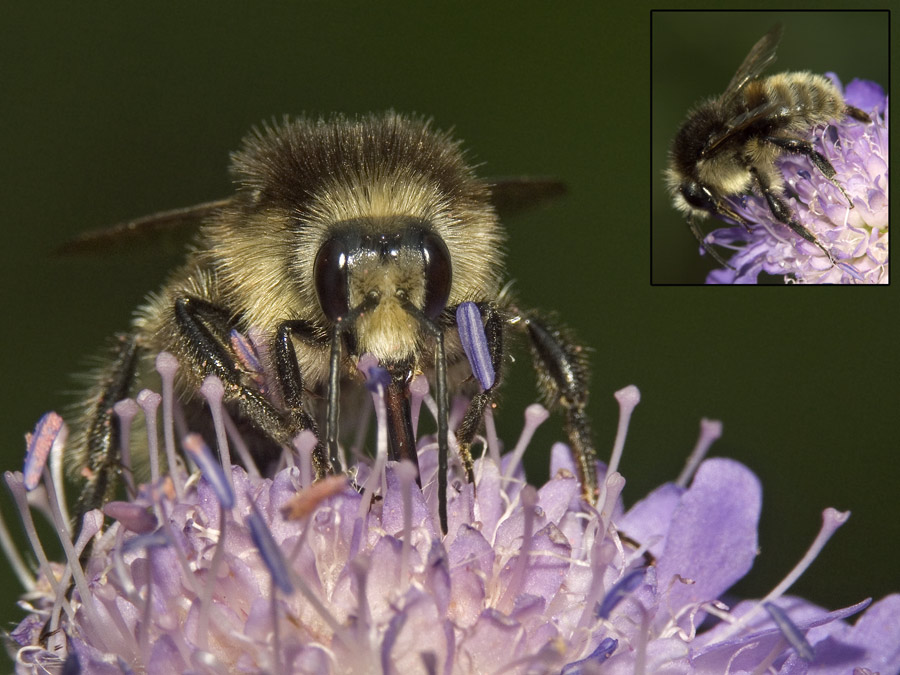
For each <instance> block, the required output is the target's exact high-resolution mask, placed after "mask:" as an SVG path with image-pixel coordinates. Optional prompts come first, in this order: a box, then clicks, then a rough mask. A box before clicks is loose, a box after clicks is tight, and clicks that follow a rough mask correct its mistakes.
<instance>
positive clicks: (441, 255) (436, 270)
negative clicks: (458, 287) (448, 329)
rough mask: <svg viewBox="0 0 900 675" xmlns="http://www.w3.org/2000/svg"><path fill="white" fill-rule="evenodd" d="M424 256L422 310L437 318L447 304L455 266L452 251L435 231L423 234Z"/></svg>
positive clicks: (426, 314)
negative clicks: (452, 262) (451, 256)
mask: <svg viewBox="0 0 900 675" xmlns="http://www.w3.org/2000/svg"><path fill="white" fill-rule="evenodd" d="M422 258H423V260H424V262H425V270H424V271H425V306H424V307H423V308H422V311H423V312H424V313H425V316H427V317H428V318H429V319H436V318H437V317H438V315H439V314H440V313H441V312H442V311H444V307H446V306H447V298H449V297H450V283H451V282H452V281H453V266H452V265H451V264H450V251H448V250H447V245H446V244H445V243H444V240H443V239H441V237H440V236H439V235H437V234H435V233H434V232H424V233H423V234H422Z"/></svg>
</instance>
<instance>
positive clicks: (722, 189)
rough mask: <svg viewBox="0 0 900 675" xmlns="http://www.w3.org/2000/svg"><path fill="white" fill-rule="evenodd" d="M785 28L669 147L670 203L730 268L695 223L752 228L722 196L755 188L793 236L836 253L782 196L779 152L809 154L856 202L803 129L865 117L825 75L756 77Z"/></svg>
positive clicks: (764, 42)
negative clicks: (711, 218)
mask: <svg viewBox="0 0 900 675" xmlns="http://www.w3.org/2000/svg"><path fill="white" fill-rule="evenodd" d="M781 33H782V26H781V24H777V25H776V26H775V27H773V28H772V30H770V31H769V32H768V33H767V34H766V35H764V36H763V37H762V39H760V40H759V42H757V43H756V44H755V45H753V48H752V49H751V50H750V53H749V54H747V57H746V58H745V59H744V62H743V63H742V64H741V65H740V67H739V68H738V69H737V72H736V73H735V74H734V77H732V78H731V82H729V83H728V87H726V89H725V93H723V94H722V95H721V96H719V97H717V98H711V99H709V100H707V101H704V102H702V103H700V104H699V105H698V106H697V107H696V108H694V109H693V110H692V111H691V112H690V113H689V114H688V117H687V119H686V120H685V122H684V124H682V125H681V128H680V129H679V130H678V133H677V134H676V136H675V139H674V140H673V141H672V147H671V149H670V151H669V167H668V169H667V170H666V182H667V183H668V187H669V192H670V193H671V195H672V200H673V202H674V204H675V207H676V208H677V209H678V210H680V211H682V212H684V214H685V215H686V216H687V220H688V225H689V227H690V229H691V232H693V233H694V236H695V237H696V238H697V241H699V242H700V244H701V245H702V246H703V248H704V249H705V250H706V252H707V253H709V254H710V255H711V256H712V257H713V258H714V259H715V260H717V261H718V262H719V263H720V264H722V265H725V266H729V265H728V263H727V262H725V260H723V259H722V257H721V256H720V255H719V254H718V253H717V252H716V251H715V249H713V248H712V246H710V245H709V244H708V243H707V242H706V240H705V239H704V237H703V235H702V234H701V232H700V227H699V223H698V221H699V220H702V219H704V218H706V216H707V215H709V214H714V215H717V216H726V217H727V218H729V219H731V220H733V221H734V222H736V223H738V224H740V225H743V226H744V227H745V228H748V229H749V221H747V220H746V219H745V218H743V217H742V216H740V215H739V214H737V213H736V212H735V211H734V209H732V208H731V206H730V205H729V204H728V202H727V201H726V198H728V197H734V196H738V195H741V194H746V193H749V192H753V191H755V192H758V193H759V194H761V195H762V196H763V197H764V198H765V199H766V202H767V203H768V205H769V209H770V210H771V211H772V215H773V216H774V217H775V219H776V220H778V221H779V222H781V223H784V224H785V225H787V226H788V227H790V228H791V230H793V231H794V232H795V233H796V234H798V235H800V236H801V237H803V238H804V239H806V240H807V241H810V242H812V243H813V244H815V245H816V246H818V247H819V248H820V249H821V250H822V251H823V252H824V253H825V255H827V256H828V258H829V260H831V262H832V264H834V258H833V257H832V255H831V253H830V252H829V251H828V249H826V248H825V247H824V246H823V245H822V243H821V242H820V241H819V240H818V239H816V237H815V235H813V233H812V232H810V231H809V230H808V229H807V228H805V227H804V226H803V225H801V224H800V223H798V222H797V221H796V220H795V219H794V218H793V217H792V215H791V211H790V209H789V208H788V206H787V204H786V203H785V201H784V196H783V195H784V179H783V178H782V175H781V172H780V171H779V170H778V167H777V166H776V165H775V160H776V159H778V157H780V156H781V155H783V154H784V153H796V154H801V155H806V156H807V157H809V159H810V161H811V162H812V164H813V166H815V167H816V169H818V170H819V171H820V172H821V173H822V175H823V176H825V178H827V179H828V180H829V181H830V182H831V183H833V184H834V185H835V186H836V187H837V188H838V189H839V190H840V191H841V193H842V194H843V195H844V198H845V199H846V200H847V203H848V208H851V209H852V208H853V202H852V201H851V200H850V198H849V197H848V196H847V193H846V192H844V189H843V188H842V187H841V185H840V183H838V181H837V180H835V178H834V175H835V170H834V167H832V166H831V163H830V162H829V161H828V160H827V159H826V158H825V157H824V156H823V155H822V154H821V153H819V152H818V151H817V150H815V148H814V147H813V145H812V143H810V142H809V141H808V140H806V139H805V138H804V136H805V135H806V134H807V133H808V131H809V130H810V129H811V128H812V127H814V126H816V125H818V124H825V123H827V122H829V121H831V120H838V119H842V118H844V116H845V115H849V116H850V117H853V118H854V119H856V120H859V121H861V122H871V119H870V118H869V116H868V115H867V114H866V113H865V112H863V111H862V110H859V109H858V108H854V107H853V106H849V105H847V104H846V103H845V102H844V98H843V96H842V95H841V92H840V91H839V90H838V88H837V87H836V86H835V85H834V84H833V83H832V82H831V80H829V79H828V78H826V77H824V76H822V75H815V74H813V73H805V72H801V73H779V74H777V75H770V76H769V77H765V78H761V79H757V78H758V76H759V74H760V73H761V72H762V71H763V70H764V69H765V68H766V67H767V66H768V65H769V64H771V63H772V62H773V61H774V60H775V49H776V48H777V46H778V42H779V40H780V39H781Z"/></svg>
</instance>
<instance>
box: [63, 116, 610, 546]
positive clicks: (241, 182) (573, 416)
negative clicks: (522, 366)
mask: <svg viewBox="0 0 900 675" xmlns="http://www.w3.org/2000/svg"><path fill="white" fill-rule="evenodd" d="M231 171H232V174H233V176H234V179H235V182H236V186H237V187H236V192H235V194H234V195H233V196H232V197H229V198H227V199H224V200H220V201H217V202H210V203H206V204H201V205H198V206H196V207H192V208H188V209H179V210H176V211H170V212H166V213H161V214H156V215H154V216H149V217H146V218H142V219H140V220H138V221H133V222H131V223H125V224H123V225H122V226H118V227H116V228H112V229H110V230H105V231H100V232H99V233H88V234H87V235H84V236H82V237H81V238H79V239H77V240H75V241H74V242H72V243H71V244H70V245H69V246H68V247H67V250H69V251H77V250H81V249H91V248H97V247H101V246H102V245H103V244H104V243H105V242H106V241H108V240H115V239H117V238H122V237H129V236H131V235H133V234H134V232H135V231H138V232H140V231H146V230H162V229H168V228H171V227H173V226H174V227H180V226H182V225H184V224H195V223H200V228H199V231H198V237H197V240H196V242H195V244H194V247H193V248H192V249H191V251H190V252H189V254H188V258H187V262H186V264H185V265H184V266H183V267H181V268H180V269H178V270H177V271H176V272H175V273H174V274H173V275H172V276H171V278H170V279H169V280H168V281H167V282H166V283H165V285H164V286H163V287H162V289H161V290H160V291H158V292H157V293H156V294H153V295H151V296H149V298H148V299H147V301H146V303H145V304H144V305H143V306H142V307H140V308H139V309H138V310H137V312H136V314H135V317H134V319H133V322H132V329H131V332H130V333H128V334H123V335H120V336H118V338H117V341H116V347H115V349H114V352H115V353H114V355H113V356H112V358H111V359H110V361H109V363H108V365H106V366H104V367H103V368H102V369H101V370H100V371H98V372H97V374H96V377H95V379H94V383H93V386H92V388H91V390H90V393H89V395H88V396H87V398H86V402H85V404H84V406H83V411H84V412H83V414H82V416H81V422H80V424H78V425H76V434H75V435H74V437H73V442H72V445H73V450H72V451H70V452H68V453H67V456H68V458H69V464H70V468H71V469H72V470H73V472H74V473H75V474H78V475H81V476H86V480H87V482H86V485H85V487H84V490H83V492H82V496H81V499H80V503H79V505H78V508H77V512H78V513H79V514H81V513H84V512H85V511H86V510H88V509H91V508H96V507H98V506H100V505H101V504H103V503H104V502H105V501H107V500H108V499H110V498H111V496H112V495H113V493H114V492H115V490H116V487H117V485H118V482H119V474H120V473H121V470H122V469H121V465H120V458H119V444H120V439H119V438H118V435H119V433H120V430H119V421H118V419H117V417H116V416H115V415H114V414H113V405H114V404H115V403H116V402H117V401H119V400H121V399H124V398H126V397H127V396H129V395H132V394H133V393H134V391H135V390H136V389H137V388H138V387H139V386H140V385H141V382H142V381H143V380H144V379H145V378H148V377H149V376H150V374H151V373H152V370H153V358H154V357H155V355H156V354H157V353H158V352H160V351H162V350H166V351H168V352H171V353H172V354H174V355H175V356H176V357H177V358H178V360H179V362H180V364H181V367H180V368H179V370H178V371H177V384H178V387H177V391H179V392H180V396H181V403H182V406H183V409H184V412H185V416H186V417H187V419H188V421H189V423H190V424H191V425H192V426H193V427H196V425H200V427H201V429H202V428H203V424H204V422H203V420H208V414H207V413H206V412H205V411H204V405H205V404H204V402H203V399H202V398H201V397H200V396H199V394H198V393H197V391H198V389H199V387H200V385H201V383H202V382H203V380H204V379H205V378H206V377H207V376H209V375H211V374H212V375H216V376H218V378H219V379H220V380H221V381H222V383H223V385H224V388H225V398H224V400H225V403H226V405H227V408H228V409H229V412H230V414H231V415H232V416H233V417H234V418H235V419H236V421H237V422H238V423H239V425H240V427H241V430H242V432H243V433H244V435H245V436H246V437H248V438H249V440H250V443H249V445H250V448H251V452H252V456H253V458H254V461H255V462H256V463H257V464H258V465H260V466H261V467H262V468H265V465H266V464H267V463H268V462H270V461H272V460H273V458H277V457H279V456H280V453H281V449H282V447H284V446H287V445H289V444H290V443H291V440H292V439H293V438H294V437H295V436H296V435H297V434H298V433H299V432H301V431H303V430H305V429H309V430H311V431H313V432H314V433H315V434H316V435H317V437H318V438H319V443H318V446H317V447H316V448H315V450H314V451H313V463H314V468H315V473H316V477H317V478H322V477H323V476H325V475H327V474H330V473H335V472H340V471H341V470H342V467H341V464H340V459H339V452H338V421H339V415H338V408H339V405H340V401H341V399H345V401H346V397H347V396H350V395H352V394H353V392H357V393H360V392H364V390H363V387H362V386H361V385H362V382H363V378H362V376H361V375H360V373H359V372H358V370H357V367H356V365H357V362H358V359H359V357H360V356H362V355H363V354H371V355H373V356H374V357H375V358H376V359H377V360H378V362H379V365H380V366H381V367H382V368H384V369H385V370H386V371H387V373H388V374H389V376H390V382H389V384H388V385H387V387H386V389H385V394H384V398H385V404H386V408H387V413H388V414H387V419H388V432H389V433H388V436H389V459H393V460H400V459H408V460H411V461H412V462H414V463H416V464H417V459H416V449H415V438H414V434H413V428H412V423H411V419H410V402H409V395H410V394H409V386H410V382H411V381H412V379H413V378H414V376H416V375H417V374H424V375H425V376H426V377H427V378H428V379H429V380H430V381H431V382H432V384H433V386H434V389H433V391H436V392H437V396H436V399H437V404H438V439H439V456H440V458H441V461H440V462H439V467H441V468H440V469H439V472H438V495H439V513H440V521H441V528H442V530H443V531H444V532H446V529H447V503H446V502H447V500H446V489H447V475H446V467H447V461H446V460H447V453H448V438H447V429H448V422H447V418H448V408H449V403H448V400H449V399H448V393H449V392H455V391H468V392H469V393H472V394H474V395H473V396H472V397H471V400H470V402H469V404H468V408H467V410H466V411H465V414H464V416H463V418H462V421H461V423H460V424H459V426H458V428H457V430H456V440H457V443H458V446H459V451H460V457H461V461H462V464H463V466H464V468H465V470H466V474H467V478H468V479H469V480H471V479H472V475H473V472H472V458H471V455H470V452H469V448H470V446H471V444H472V442H473V440H474V438H475V434H476V432H477V431H478V429H479V426H480V424H481V421H482V417H483V414H484V412H485V409H486V408H487V407H488V406H490V405H491V404H492V401H493V398H494V394H495V391H496V388H497V386H498V384H499V375H500V373H501V370H502V366H503V361H504V359H505V355H506V351H505V346H504V342H505V338H506V334H507V332H508V331H509V330H510V329H516V330H520V331H522V332H524V333H525V334H526V335H527V336H528V338H529V339H530V346H531V353H532V355H533V360H534V367H535V369H536V371H537V375H538V387H539V390H540V393H541V394H542V397H543V399H544V402H545V404H546V405H547V406H548V407H549V406H553V405H559V406H561V407H562V409H563V411H564V414H565V426H566V430H567V435H568V439H569V441H570V443H571V445H572V450H573V452H574V454H575V456H576V458H577V460H578V466H579V472H580V478H581V481H582V486H583V493H584V496H585V498H586V499H588V500H589V501H591V502H593V501H594V499H595V495H596V488H597V478H596V474H595V471H596V470H595V461H594V457H595V454H594V449H593V445H592V442H591V438H590V429H589V424H588V420H587V417H586V415H585V406H586V403H587V398H588V386H587V380H588V367H587V361H586V355H585V350H584V349H583V348H582V347H580V346H578V345H577V344H575V343H574V342H573V341H572V340H571V339H570V338H569V337H568V334H567V333H566V332H565V331H564V330H562V329H561V328H559V327H557V326H555V325H553V324H551V323H550V322H549V321H548V320H547V319H546V318H543V317H541V316H540V315H538V314H536V313H534V312H526V311H523V310H521V309H519V308H518V307H517V305H516V304H515V303H514V302H513V301H512V299H511V298H510V297H509V294H508V293H507V292H506V291H505V290H504V286H503V280H504V277H503V275H504V269H503V263H504V252H503V244H504V240H505V236H506V235H505V232H504V230H503V228H502V227H501V225H500V222H499V220H498V215H497V214H498V211H507V212H508V211H510V210H516V208H518V207H519V206H524V205H528V204H529V203H534V202H536V201H540V200H541V199H543V198H544V197H547V196H553V193H555V192H558V191H560V189H561V185H560V184H559V183H557V182H555V181H549V180H540V179H531V180H530V179H508V180H499V181H486V180H480V179H478V178H476V177H475V175H474V173H473V171H472V169H471V168H470V167H469V166H468V165H467V164H466V162H465V160H464V157H463V153H462V152H461V150H460V148H459V144H458V143H457V142H456V141H454V140H453V139H452V138H451V137H450V136H448V135H447V134H444V133H440V132H437V131H434V130H433V129H431V127H430V125H429V123H428V122H426V121H423V120H420V119H412V118H406V117H402V116H399V115H396V114H394V113H387V114H384V115H369V116H365V117H361V118H358V119H347V118H344V117H340V116H336V117H333V118H330V119H325V120H318V121H313V120H308V119H297V120H287V119H285V120H284V121H283V122H282V123H280V124H277V125H274V126H265V127H264V128H263V129H262V130H258V131H254V132H252V133H251V134H250V135H249V136H248V137H247V138H246V139H245V140H244V143H243V147H242V148H241V149H240V150H239V151H238V152H236V153H235V154H234V155H233V157H232V165H231ZM467 301H468V302H474V303H476V305H477V306H478V308H479V309H480V312H481V314H482V317H483V322H484V329H485V334H486V337H487V343H488V351H489V353H490V359H491V362H492V365H493V367H494V370H495V372H496V373H497V377H496V378H495V381H494V382H493V383H492V384H490V385H486V386H487V388H486V389H484V390H482V391H478V389H477V384H476V383H475V382H473V378H472V377H471V370H469V369H468V362H467V361H466V357H465V354H464V351H463V349H462V347H461V344H460V338H459V334H458V328H457V320H456V308H457V306H458V305H459V304H460V303H463V302H467ZM251 330H252V331H254V332H255V334H256V335H258V336H261V337H260V338H259V339H261V343H262V344H263V345H264V347H265V348H264V349H261V350H260V351H261V352H262V353H263V354H266V355H267V356H266V357H265V359H266V361H267V367H266V372H271V373H273V379H274V387H273V389H275V391H274V392H267V393H266V394H264V393H263V392H262V391H261V389H260V386H259V385H258V384H257V382H256V381H255V380H254V378H253V377H252V376H251V374H250V373H248V369H247V368H246V367H245V366H244V361H243V360H242V359H241V357H240V356H239V354H238V353H237V351H236V348H235V347H234V346H233V343H232V335H233V331H237V332H238V333H240V334H245V335H246V334H247V333H248V332H249V331H251ZM206 424H207V425H208V424H209V422H206ZM321 431H324V433H320V432H321Z"/></svg>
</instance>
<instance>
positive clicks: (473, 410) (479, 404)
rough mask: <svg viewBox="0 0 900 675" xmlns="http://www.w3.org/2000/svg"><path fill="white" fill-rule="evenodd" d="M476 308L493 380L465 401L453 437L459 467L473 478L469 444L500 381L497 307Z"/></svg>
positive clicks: (500, 322)
mask: <svg viewBox="0 0 900 675" xmlns="http://www.w3.org/2000/svg"><path fill="white" fill-rule="evenodd" d="M477 304H478V309H479V310H480V311H481V314H482V316H485V317H486V319H485V325H484V333H485V337H486V338H487V347H488V352H489V353H490V357H491V365H492V366H493V367H494V381H493V383H491V385H490V386H489V387H487V388H486V389H482V390H481V391H480V392H478V393H477V394H475V396H473V397H472V400H471V401H469V407H468V408H466V412H465V414H464V415H463V418H462V421H461V422H460V424H459V427H458V428H457V429H456V440H457V443H458V444H459V456H460V459H461V460H462V463H463V467H464V468H465V470H466V479H467V480H468V481H469V482H470V483H473V484H474V482H475V468H474V462H473V461H472V453H471V451H470V448H471V446H472V440H473V439H474V438H475V434H476V433H477V432H478V428H479V427H480V426H481V420H482V418H483V417H484V411H485V410H486V409H487V407H488V406H489V405H490V404H491V401H493V398H494V392H495V391H496V389H497V386H498V385H499V384H500V367H501V365H502V363H503V323H504V321H503V317H501V316H500V313H499V312H498V311H497V308H496V306H495V305H493V304H492V303H489V302H479V303H477Z"/></svg>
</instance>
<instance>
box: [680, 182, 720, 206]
mask: <svg viewBox="0 0 900 675" xmlns="http://www.w3.org/2000/svg"><path fill="white" fill-rule="evenodd" d="M681 195H682V196H683V197H684V200H685V201H686V202H687V203H688V204H690V205H691V206H695V207H697V208H698V209H706V210H710V209H712V208H713V201H712V195H711V194H710V192H709V190H708V189H706V188H705V187H703V186H702V185H700V183H695V182H693V181H691V182H690V183H683V184H682V185H681Z"/></svg>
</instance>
